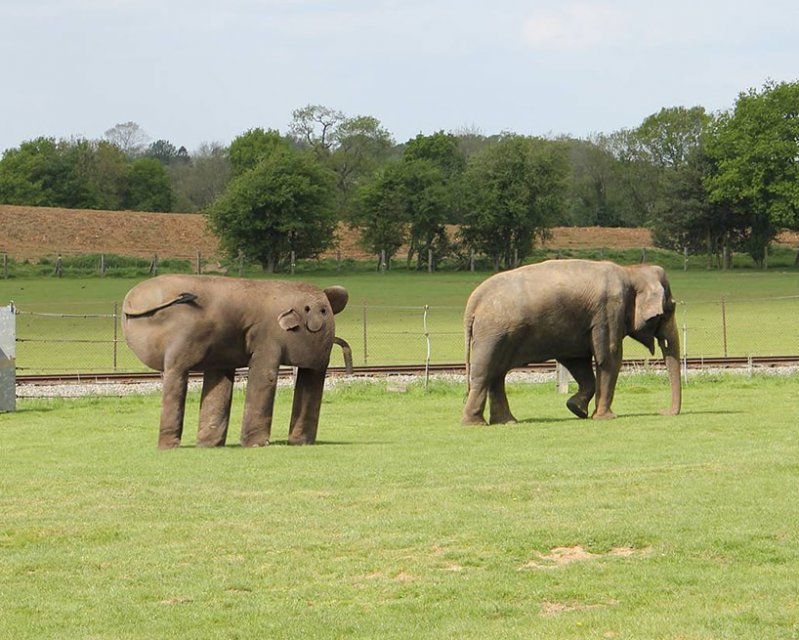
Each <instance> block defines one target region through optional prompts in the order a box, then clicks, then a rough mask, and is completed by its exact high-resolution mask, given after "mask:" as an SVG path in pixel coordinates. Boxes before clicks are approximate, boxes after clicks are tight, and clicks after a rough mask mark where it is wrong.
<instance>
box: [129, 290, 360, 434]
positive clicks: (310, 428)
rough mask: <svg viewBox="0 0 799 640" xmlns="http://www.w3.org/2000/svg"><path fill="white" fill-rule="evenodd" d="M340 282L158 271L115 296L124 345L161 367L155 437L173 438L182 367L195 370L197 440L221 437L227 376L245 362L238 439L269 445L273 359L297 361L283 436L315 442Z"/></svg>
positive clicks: (341, 302)
mask: <svg viewBox="0 0 799 640" xmlns="http://www.w3.org/2000/svg"><path fill="white" fill-rule="evenodd" d="M348 297H349V296H348V294H347V290H346V289H344V288H343V287H339V286H334V287H328V288H327V289H325V290H324V291H323V290H321V289H318V288H317V287H314V286H312V285H310V284H305V283H299V282H286V281H280V280H245V279H240V278H227V277H222V276H190V275H164V276H158V277H156V278H152V279H150V280H146V281H144V282H142V283H140V284H138V285H136V286H135V287H133V289H131V290H130V291H129V292H128V294H127V295H126V296H125V300H124V302H123V304H122V312H123V319H122V327H123V331H124V334H125V340H126V342H127V344H128V346H129V347H130V348H131V349H132V350H133V352H134V353H135V354H136V355H137V356H138V357H139V359H140V360H141V361H142V362H143V363H144V364H146V365H147V366H148V367H150V368H152V369H156V370H158V371H162V372H163V374H164V375H163V399H162V403H161V424H160V434H159V439H158V446H159V448H162V449H170V448H173V447H177V446H178V445H179V444H180V439H181V436H182V433H183V416H184V411H185V404H186V390H187V386H188V379H189V372H192V371H201V372H203V387H202V396H201V400H200V424H199V429H198V433H197V446H200V447H215V446H223V445H224V444H225V440H226V438H227V430H228V422H229V420H230V405H231V400H232V396H233V378H234V375H235V371H236V369H237V368H239V367H249V375H248V379H247V392H246V396H245V403H244V417H243V419H242V425H241V444H242V446H245V447H256V446H265V445H267V444H269V439H270V437H271V430H272V411H273V407H274V401H275V391H276V388H277V378H278V368H279V367H280V365H291V366H294V367H297V377H296V383H295V387H294V401H293V406H292V411H291V421H290V426H289V437H288V442H289V444H313V442H314V441H315V440H316V432H317V428H318V425H319V410H320V407H321V404H322V392H323V388H324V381H325V374H326V373H327V367H328V364H329V362H330V352H331V349H332V346H333V342H334V340H335V341H337V342H338V343H339V344H342V343H343V344H342V346H344V345H346V343H345V342H344V341H343V340H341V339H340V338H336V336H335V320H334V314H336V313H339V312H340V311H341V310H342V309H344V307H345V306H346V305H347V300H348Z"/></svg>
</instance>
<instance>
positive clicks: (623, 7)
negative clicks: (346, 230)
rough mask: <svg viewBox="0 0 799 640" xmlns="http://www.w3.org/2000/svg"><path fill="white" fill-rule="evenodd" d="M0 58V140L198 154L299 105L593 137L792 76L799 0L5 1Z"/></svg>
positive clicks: (397, 133) (386, 120)
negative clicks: (127, 125)
mask: <svg viewBox="0 0 799 640" xmlns="http://www.w3.org/2000/svg"><path fill="white" fill-rule="evenodd" d="M0 60H2V66H1V67H0V151H2V150H4V149H6V148H10V147H16V146H18V145H19V144H20V143H21V142H22V141H23V140H27V139H31V138H35V137H37V136H39V135H47V136H53V137H56V138H61V137H71V136H84V137H88V138H99V137H102V135H103V133H104V132H105V131H106V130H107V129H110V128H111V127H113V126H114V125H115V124H117V123H120V122H127V121H134V122H136V123H138V124H139V125H140V126H141V127H142V128H143V129H144V131H146V132H147V134H148V135H149V136H150V138H151V139H152V140H156V139H159V138H164V139H167V140H170V141H171V142H172V143H173V144H175V145H176V146H181V145H184V146H186V147H187V148H188V149H189V150H190V151H191V150H193V149H196V148H197V147H198V146H199V145H200V144H201V143H203V142H221V143H223V144H228V143H230V141H231V140H232V139H233V138H235V137H236V136H237V135H239V134H241V133H243V132H244V131H246V130H247V129H250V128H253V127H264V128H274V129H279V130H280V131H282V132H285V131H286V130H287V129H288V124H289V122H290V120H291V112H292V110H293V109H295V108H298V107H302V106H305V105H307V104H322V105H325V106H328V107H332V108H335V109H339V110H341V111H343V112H345V113H346V114H347V115H350V116H354V115H361V114H363V115H372V116H375V117H376V118H378V119H379V120H380V121H381V122H382V123H383V125H384V127H385V128H387V129H388V130H389V131H390V132H391V133H392V134H393V135H394V137H395V139H396V140H397V141H398V142H404V141H406V140H408V139H409V138H411V137H413V136H415V135H416V134H417V133H420V132H421V133H432V132H434V131H437V130H440V129H443V130H448V131H450V130H459V129H463V128H468V129H472V130H477V131H479V132H481V133H484V134H486V135H489V134H493V133H499V132H500V131H503V130H508V131H515V132H517V133H523V134H533V135H558V134H571V135H575V136H586V135H589V134H591V133H597V132H604V133H610V132H611V131H615V130H618V129H621V128H629V127H635V126H637V125H638V124H640V123H641V121H642V120H643V119H644V118H645V117H646V116H648V115H649V114H651V113H654V112H657V111H658V110H659V109H660V108H661V107H670V106H678V105H683V106H694V105H702V106H704V107H705V108H707V109H708V110H710V111H716V110H720V109H728V108H730V107H732V105H733V104H734V102H735V99H736V96H737V95H738V93H739V92H741V91H745V90H747V89H749V88H752V87H755V88H759V87H761V86H762V85H763V83H764V82H765V81H766V80H768V79H773V80H776V81H783V80H786V81H794V80H797V79H799V2H796V0H763V1H761V2H742V1H740V0H704V1H703V0H670V1H669V2H658V3H651V2H645V1H642V0H600V1H596V2H593V1H590V0H584V1H582V2H579V1H578V2H571V1H569V0H565V1H564V0H539V1H535V0H528V1H522V0H494V1H493V2H486V1H480V2H478V1H477V0H430V1H424V2H423V1H421V0H330V1H325V0H295V1H289V0H283V1H281V0H224V1H220V0H3V2H2V4H0Z"/></svg>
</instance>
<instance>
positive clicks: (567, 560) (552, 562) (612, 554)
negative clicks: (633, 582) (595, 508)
mask: <svg viewBox="0 0 799 640" xmlns="http://www.w3.org/2000/svg"><path fill="white" fill-rule="evenodd" d="M651 552H652V550H651V549H649V548H646V549H634V548H632V547H614V548H613V549H611V550H610V551H608V552H607V553H591V552H590V551H586V550H585V549H584V548H583V547H581V546H576V547H555V548H554V549H552V550H551V551H550V552H549V553H537V554H536V557H535V558H534V559H532V560H530V561H528V562H525V563H524V564H523V565H522V566H521V567H519V569H520V570H523V569H557V568H558V567H563V566H565V565H568V564H571V563H572V562H585V561H588V560H600V559H602V558H629V557H632V556H647V555H649V554H650V553H651Z"/></svg>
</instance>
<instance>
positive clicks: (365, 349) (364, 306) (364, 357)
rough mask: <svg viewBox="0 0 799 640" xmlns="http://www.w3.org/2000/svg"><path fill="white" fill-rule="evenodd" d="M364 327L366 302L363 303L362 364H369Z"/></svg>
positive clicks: (365, 324) (365, 323) (365, 325)
mask: <svg viewBox="0 0 799 640" xmlns="http://www.w3.org/2000/svg"><path fill="white" fill-rule="evenodd" d="M366 327H367V318H366V300H364V301H363V363H364V364H368V363H369V351H368V350H367V348H366V347H367V342H366Z"/></svg>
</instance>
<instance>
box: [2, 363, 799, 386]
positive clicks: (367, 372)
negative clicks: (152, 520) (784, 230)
mask: <svg viewBox="0 0 799 640" xmlns="http://www.w3.org/2000/svg"><path fill="white" fill-rule="evenodd" d="M683 364H684V366H686V367H687V368H688V369H689V370H690V369H706V368H713V369H740V368H747V367H759V368H768V367H787V366H799V356H751V357H745V356H744V357H739V356H732V357H713V358H684V359H683ZM662 368H663V363H662V361H660V360H654V359H653V360H625V361H624V363H623V365H622V370H627V371H629V370H634V371H635V370H648V369H649V370H658V369H662ZM515 371H529V372H537V373H550V372H554V371H555V362H554V361H548V362H541V363H535V364H529V365H527V366H526V367H520V368H518V369H515ZM426 372H429V373H431V374H442V373H452V374H461V375H463V374H464V373H465V366H464V365H463V363H452V364H430V365H428V366H425V365H424V364H400V365H363V366H356V367H353V370H352V373H349V374H347V373H346V371H345V369H344V367H330V368H329V369H328V374H329V375H333V376H343V375H350V376H356V377H370V376H375V377H376V376H392V375H424V374H425V373H426ZM236 374H237V377H238V378H241V379H245V378H246V377H247V369H240V370H238V371H237V372H236ZM291 375H292V369H291V368H288V367H285V368H281V369H280V376H281V377H284V378H288V377H290V376H291ZM191 377H192V378H200V377H202V374H200V373H196V374H191ZM160 379H161V374H160V373H159V372H157V371H134V372H130V371H127V372H121V371H116V372H105V373H49V374H25V373H21V374H20V375H18V376H17V384H21V385H37V384H38V385H54V384H90V383H117V384H136V383H139V382H154V381H158V380H160Z"/></svg>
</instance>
